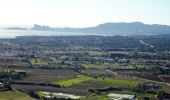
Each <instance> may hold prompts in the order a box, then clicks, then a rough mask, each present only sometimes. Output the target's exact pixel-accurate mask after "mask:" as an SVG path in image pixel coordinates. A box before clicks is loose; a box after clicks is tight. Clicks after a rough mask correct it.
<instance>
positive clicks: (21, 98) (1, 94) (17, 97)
mask: <svg viewBox="0 0 170 100" xmlns="http://www.w3.org/2000/svg"><path fill="white" fill-rule="evenodd" d="M0 100H35V99H33V98H31V97H30V96H29V95H27V94H25V93H22V92H19V91H17V90H8V91H0Z"/></svg>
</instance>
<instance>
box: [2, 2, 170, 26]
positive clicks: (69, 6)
mask: <svg viewBox="0 0 170 100" xmlns="http://www.w3.org/2000/svg"><path fill="white" fill-rule="evenodd" d="M135 21H140V22H143V23H146V24H166V25H170V0H0V26H3V25H33V24H40V25H49V26H53V27H90V26H96V25H98V24H101V23H105V22H135Z"/></svg>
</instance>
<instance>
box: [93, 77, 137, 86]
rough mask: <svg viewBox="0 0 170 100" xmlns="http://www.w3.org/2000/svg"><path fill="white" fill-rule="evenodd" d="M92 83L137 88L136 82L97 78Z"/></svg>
mask: <svg viewBox="0 0 170 100" xmlns="http://www.w3.org/2000/svg"><path fill="white" fill-rule="evenodd" d="M94 81H98V82H106V83H113V84H115V85H126V86H137V85H138V82H135V81H128V80H117V79H109V78H104V79H103V78H97V79H94Z"/></svg>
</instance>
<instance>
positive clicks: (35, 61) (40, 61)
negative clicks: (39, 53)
mask: <svg viewBox="0 0 170 100" xmlns="http://www.w3.org/2000/svg"><path fill="white" fill-rule="evenodd" d="M30 63H31V65H47V64H48V63H47V62H45V61H42V60H35V59H31V60H30Z"/></svg>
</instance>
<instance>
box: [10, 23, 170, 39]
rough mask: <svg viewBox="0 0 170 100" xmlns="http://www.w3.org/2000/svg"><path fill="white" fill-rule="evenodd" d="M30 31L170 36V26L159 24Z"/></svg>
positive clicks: (119, 24)
mask: <svg viewBox="0 0 170 100" xmlns="http://www.w3.org/2000/svg"><path fill="white" fill-rule="evenodd" d="M7 29H13V30H14V29H15V30H27V29H26V28H19V27H10V28H7ZM29 30H48V31H65V32H84V33H97V34H110V35H127V36H128V35H161V34H170V26H168V25H159V24H153V25H150V24H144V23H142V22H131V23H125V22H120V23H111V22H109V23H103V24H99V25H97V26H95V27H86V28H69V27H68V28H52V27H49V26H46V25H38V24H34V26H33V27H32V28H31V29H29Z"/></svg>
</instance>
